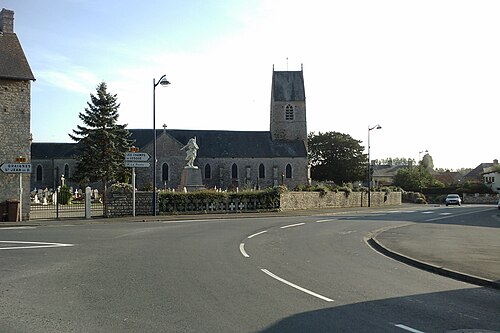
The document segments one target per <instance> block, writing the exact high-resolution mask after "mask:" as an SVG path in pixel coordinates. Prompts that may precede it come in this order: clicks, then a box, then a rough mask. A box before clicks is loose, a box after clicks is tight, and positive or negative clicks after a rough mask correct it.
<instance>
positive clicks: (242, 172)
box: [31, 68, 309, 189]
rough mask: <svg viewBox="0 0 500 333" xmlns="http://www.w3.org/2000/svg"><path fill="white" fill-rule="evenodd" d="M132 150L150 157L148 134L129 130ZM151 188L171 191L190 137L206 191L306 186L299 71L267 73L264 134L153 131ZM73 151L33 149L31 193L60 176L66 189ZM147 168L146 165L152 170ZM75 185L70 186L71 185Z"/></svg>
mask: <svg viewBox="0 0 500 333" xmlns="http://www.w3.org/2000/svg"><path fill="white" fill-rule="evenodd" d="M129 131H130V133H131V137H132V139H134V140H135V146H136V147H138V148H140V151H141V152H147V153H149V154H150V155H153V153H152V152H153V131H152V130H151V129H129ZM155 137H156V144H157V166H156V176H157V177H156V187H157V188H173V189H177V188H178V187H179V185H180V179H181V173H182V169H183V168H184V166H185V165H186V164H185V161H184V158H185V156H186V154H185V152H184V151H181V150H180V148H181V147H183V146H184V145H185V144H186V143H187V142H188V140H189V139H190V138H193V137H196V141H197V144H198V146H199V150H198V154H197V158H196V160H195V163H194V164H195V165H196V166H198V167H199V168H200V170H201V174H202V181H203V185H204V186H205V187H207V188H214V187H217V188H222V189H228V188H236V187H238V188H240V189H241V188H245V187H247V188H257V187H258V188H266V187H272V186H276V185H281V184H284V185H287V186H288V187H289V188H294V187H296V186H297V185H299V184H306V183H308V181H309V169H308V160H307V121H306V99H305V88H304V76H303V70H302V68H301V70H300V71H274V69H273V73H272V88H271V108H270V130H269V131H230V130H220V131H219V130H175V129H157V130H156V133H155ZM77 156H78V147H77V145H76V144H75V143H33V145H32V162H33V173H32V181H31V186H32V188H45V187H48V188H55V187H57V186H58V185H59V184H60V178H61V176H62V175H64V178H65V179H67V180H68V179H69V184H71V175H72V173H73V172H74V171H75V167H76V160H75V158H76V157H77ZM152 164H153V163H151V165H152ZM136 174H137V180H136V185H137V187H138V188H139V189H140V188H147V187H152V184H153V183H152V166H151V167H150V168H136ZM75 185H76V184H75Z"/></svg>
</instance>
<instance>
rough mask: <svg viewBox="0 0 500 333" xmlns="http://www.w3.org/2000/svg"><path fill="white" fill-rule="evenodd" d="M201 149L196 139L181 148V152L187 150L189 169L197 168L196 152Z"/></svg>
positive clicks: (186, 159) (190, 140)
mask: <svg viewBox="0 0 500 333" xmlns="http://www.w3.org/2000/svg"><path fill="white" fill-rule="evenodd" d="M198 149H200V147H198V145H197V144H196V137H194V138H191V139H189V141H188V143H187V144H186V145H185V146H184V147H182V148H181V150H186V158H185V161H186V163H187V166H188V167H189V168H197V167H195V166H194V160H195V159H196V152H197V150H198Z"/></svg>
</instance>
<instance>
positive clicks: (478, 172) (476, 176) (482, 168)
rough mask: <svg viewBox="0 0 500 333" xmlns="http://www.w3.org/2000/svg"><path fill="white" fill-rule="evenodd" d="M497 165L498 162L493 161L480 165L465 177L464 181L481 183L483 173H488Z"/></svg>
mask: <svg viewBox="0 0 500 333" xmlns="http://www.w3.org/2000/svg"><path fill="white" fill-rule="evenodd" d="M495 165H498V160H497V159H494V160H493V163H481V164H479V165H478V166H477V167H475V168H474V169H472V170H471V171H470V172H469V173H468V174H466V175H465V177H464V178H465V180H470V181H474V180H476V181H481V180H483V175H484V173H485V172H488V170H490V168H491V167H493V166H495Z"/></svg>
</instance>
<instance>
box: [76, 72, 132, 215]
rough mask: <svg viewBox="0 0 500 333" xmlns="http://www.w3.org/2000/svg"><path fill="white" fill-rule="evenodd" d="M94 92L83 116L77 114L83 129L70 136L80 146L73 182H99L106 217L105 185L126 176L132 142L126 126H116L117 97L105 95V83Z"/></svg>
mask: <svg viewBox="0 0 500 333" xmlns="http://www.w3.org/2000/svg"><path fill="white" fill-rule="evenodd" d="M96 90H97V95H93V94H90V102H87V106H88V107H86V108H85V112H80V114H79V118H80V119H81V120H82V121H83V124H84V125H83V126H80V125H78V126H77V129H76V130H73V134H69V136H70V137H71V139H73V140H74V141H76V142H78V143H79V144H80V145H79V146H80V149H81V151H80V156H79V157H78V164H77V169H76V172H75V174H74V176H73V179H74V180H75V181H78V182H80V183H83V184H85V183H86V184H88V183H89V182H98V181H101V182H102V186H103V203H104V213H105V214H106V212H107V209H106V191H107V184H108V182H110V181H115V180H116V179H117V177H119V176H123V175H124V174H127V170H126V168H125V167H124V163H123V161H124V159H125V152H126V151H128V148H129V147H131V145H132V141H131V140H129V137H130V133H129V132H128V130H127V129H126V127H127V125H126V124H125V125H119V124H118V123H117V121H118V108H119V107H120V104H118V103H117V98H116V95H111V94H110V93H108V92H107V86H106V83H105V82H101V83H100V84H99V85H98V86H97V89H96Z"/></svg>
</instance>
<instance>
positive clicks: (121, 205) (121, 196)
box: [107, 192, 401, 217]
mask: <svg viewBox="0 0 500 333" xmlns="http://www.w3.org/2000/svg"><path fill="white" fill-rule="evenodd" d="M152 199H153V195H152V192H136V194H135V200H136V203H135V214H136V215H151V210H152V207H151V202H152ZM400 204H401V192H391V193H385V192H372V193H371V206H372V207H380V206H394V205H400ZM159 206H160V204H159V203H157V205H156V207H157V208H156V209H157V211H156V213H157V214H158V215H160V214H169V213H165V212H160V211H159ZM217 207H219V208H217V209H214V210H212V209H206V210H203V212H204V213H224V212H226V213H236V212H242V211H251V210H254V211H259V210H266V209H267V210H269V208H268V207H260V206H259V205H257V204H249V203H248V202H243V201H242V202H241V203H238V202H237V203H235V204H234V205H231V204H227V203H226V204H225V205H223V206H220V205H218V206H217ZM347 207H368V193H365V192H351V193H349V194H346V193H344V192H338V193H335V192H327V193H325V194H321V193H319V192H285V193H282V194H280V202H279V209H280V210H301V209H311V208H347ZM276 208H278V207H276ZM224 209H225V210H224ZM107 213H108V216H109V217H116V216H131V215H132V193H116V192H110V193H109V194H108V211H107ZM192 213H200V211H199V208H198V206H197V205H195V204H189V205H185V206H183V209H182V210H176V211H175V214H192Z"/></svg>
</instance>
